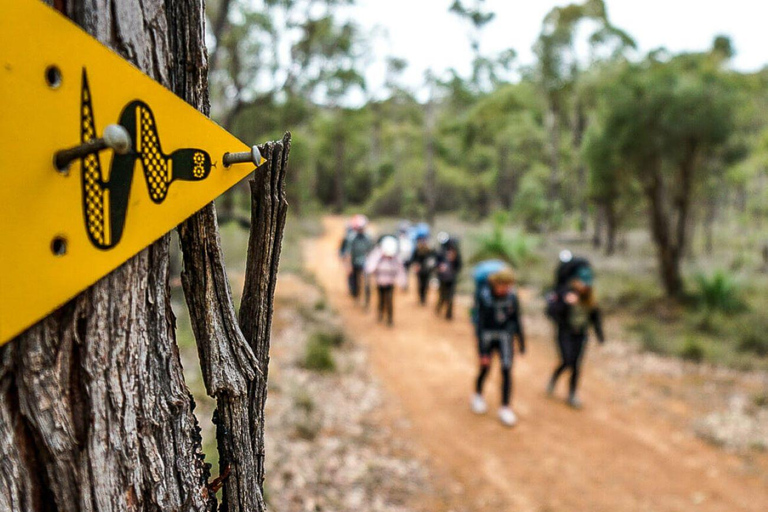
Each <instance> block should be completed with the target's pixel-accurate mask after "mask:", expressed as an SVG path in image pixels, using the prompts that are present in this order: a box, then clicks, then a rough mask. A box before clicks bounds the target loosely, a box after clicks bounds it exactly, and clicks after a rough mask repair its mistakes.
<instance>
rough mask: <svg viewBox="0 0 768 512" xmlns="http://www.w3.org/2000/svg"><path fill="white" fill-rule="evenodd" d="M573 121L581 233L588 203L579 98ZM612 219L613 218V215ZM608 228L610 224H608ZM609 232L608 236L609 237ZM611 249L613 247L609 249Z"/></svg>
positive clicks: (583, 116)
mask: <svg viewBox="0 0 768 512" xmlns="http://www.w3.org/2000/svg"><path fill="white" fill-rule="evenodd" d="M574 117H575V119H574V122H573V139H572V141H573V146H572V147H573V154H574V155H575V158H576V178H577V179H578V181H579V187H580V188H581V190H579V193H578V201H579V205H578V206H579V231H580V232H581V233H582V234H583V233H586V232H587V222H588V217H589V205H588V197H587V196H588V193H587V189H588V184H587V168H586V166H585V165H584V162H583V161H582V159H581V144H582V141H583V139H584V132H585V131H586V129H587V116H586V114H585V112H584V105H583V103H582V102H581V100H579V99H577V100H576V108H575V113H574ZM613 216H614V220H615V215H613ZM614 227H615V226H614ZM609 230H610V226H609ZM610 236H611V235H610V232H609V237H610ZM611 250H613V249H611Z"/></svg>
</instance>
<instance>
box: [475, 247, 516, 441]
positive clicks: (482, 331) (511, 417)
mask: <svg viewBox="0 0 768 512" xmlns="http://www.w3.org/2000/svg"><path fill="white" fill-rule="evenodd" d="M474 277H475V305H474V308H473V312H472V318H473V322H474V324H475V329H476V335H477V342H478V353H479V356H480V371H479V373H478V375H477V380H476V381H475V394H474V395H473V396H472V400H471V402H470V406H471V408H472V411H473V412H474V413H476V414H484V413H485V412H486V411H487V410H488V406H487V404H486V402H485V399H484V398H483V385H484V384H485V380H486V378H487V376H488V371H489V370H490V366H491V356H492V355H493V353H494V352H498V354H499V359H500V360H501V378H502V381H501V408H500V409H499V420H501V422H502V423H503V424H504V425H506V426H508V427H511V426H513V425H514V424H515V423H516V422H517V417H516V416H515V413H514V412H513V411H512V408H511V407H510V402H511V399H512V361H513V359H514V357H513V356H514V340H515V339H517V344H518V349H519V351H520V354H521V355H522V354H524V353H525V336H524V335H523V325H522V322H521V321H520V302H519V300H518V298H517V294H516V293H515V290H514V285H515V274H514V272H513V271H512V270H511V269H510V268H509V267H507V266H506V265H505V264H504V263H502V262H500V261H496V260H492V261H486V262H483V263H480V264H479V265H478V266H477V267H475V272H474Z"/></svg>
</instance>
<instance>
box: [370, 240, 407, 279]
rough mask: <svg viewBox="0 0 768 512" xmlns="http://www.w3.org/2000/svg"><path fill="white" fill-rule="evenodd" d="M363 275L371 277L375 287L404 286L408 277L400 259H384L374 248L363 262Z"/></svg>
mask: <svg viewBox="0 0 768 512" xmlns="http://www.w3.org/2000/svg"><path fill="white" fill-rule="evenodd" d="M365 273H366V274H369V275H373V278H374V279H375V281H376V285H377V286H393V285H395V284H397V285H399V286H405V283H406V281H407V280H408V276H407V275H406V273H405V266H404V265H403V262H402V261H400V258H398V257H397V256H395V257H391V258H390V257H386V256H384V255H383V254H381V251H380V250H379V249H378V248H376V249H374V250H373V251H372V252H371V254H370V255H369V256H368V259H367V260H366V262H365Z"/></svg>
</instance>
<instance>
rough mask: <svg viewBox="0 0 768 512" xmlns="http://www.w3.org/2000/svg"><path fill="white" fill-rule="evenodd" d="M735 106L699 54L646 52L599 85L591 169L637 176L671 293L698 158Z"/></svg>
mask: <svg viewBox="0 0 768 512" xmlns="http://www.w3.org/2000/svg"><path fill="white" fill-rule="evenodd" d="M733 114H734V102H733V94H732V93H731V92H730V90H729V88H728V86H727V83H726V81H725V79H724V76H723V73H722V71H721V70H720V68H719V67H716V66H712V65H710V64H709V63H708V62H707V61H705V60H703V59H690V58H687V57H683V58H679V59H673V60H672V61H670V62H660V61H658V60H656V59H655V58H654V57H653V56H651V57H649V58H648V59H646V60H645V61H644V62H643V63H641V64H639V65H628V66H626V67H625V68H624V69H623V70H622V71H621V72H620V73H619V74H618V75H617V76H616V78H615V79H613V80H612V81H610V82H609V83H608V84H607V87H606V89H604V94H603V100H602V109H601V116H600V118H601V119H600V122H601V123H602V129H601V130H600V133H597V132H595V136H594V137H592V138H590V153H591V154H592V155H593V157H594V158H593V159H591V160H592V161H593V163H598V164H599V165H597V166H596V167H595V175H601V174H604V173H603V171H604V170H605V169H608V171H609V172H608V174H609V175H610V177H611V180H610V181H609V183H613V182H615V181H617V178H618V176H620V174H619V173H617V172H615V170H616V169H626V170H627V171H628V172H631V173H632V176H633V177H634V179H636V180H638V182H639V183H640V185H641V187H642V189H643V191H644V194H645V197H646V200H647V206H648V212H649V224H650V229H651V235H652V238H653V240H654V242H655V244H656V247H657V250H658V258H659V266H660V272H661V278H662V282H663V284H664V288H665V290H666V293H667V294H668V295H670V296H676V297H679V296H681V295H682V294H683V291H684V290H683V280H682V276H681V272H680V260H681V258H682V256H683V254H684V250H685V248H686V244H687V243H688V242H689V240H688V231H689V224H688V223H689V216H690V213H691V204H692V198H693V197H694V195H695V194H696V193H697V190H696V184H697V183H700V182H701V181H702V179H703V177H704V172H705V170H706V166H705V165H703V162H704V161H705V160H706V159H707V158H709V157H711V156H712V155H713V154H715V152H716V151H717V150H718V149H719V148H721V147H722V146H723V144H724V143H726V142H727V141H728V139H729V136H730V135H731V134H732V132H733V129H734V123H733ZM601 160H605V161H607V163H606V162H601ZM611 169H613V170H614V171H611Z"/></svg>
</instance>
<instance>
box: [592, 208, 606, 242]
mask: <svg viewBox="0 0 768 512" xmlns="http://www.w3.org/2000/svg"><path fill="white" fill-rule="evenodd" d="M604 210H605V206H604V205H603V204H600V203H598V204H597V207H596V208H595V230H594V232H593V233H592V247H594V248H595V249H599V248H600V247H601V246H602V245H603V224H604V221H605V212H604Z"/></svg>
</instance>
